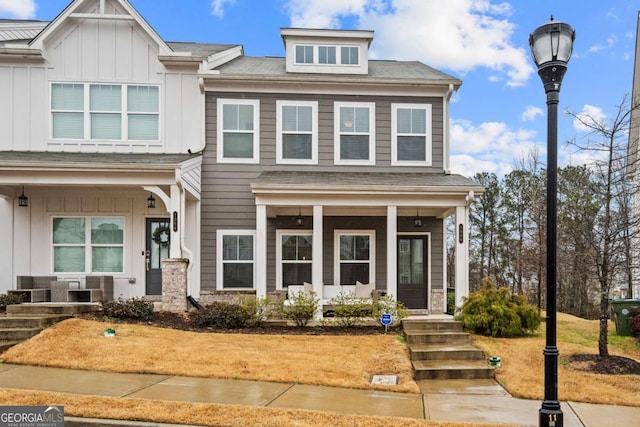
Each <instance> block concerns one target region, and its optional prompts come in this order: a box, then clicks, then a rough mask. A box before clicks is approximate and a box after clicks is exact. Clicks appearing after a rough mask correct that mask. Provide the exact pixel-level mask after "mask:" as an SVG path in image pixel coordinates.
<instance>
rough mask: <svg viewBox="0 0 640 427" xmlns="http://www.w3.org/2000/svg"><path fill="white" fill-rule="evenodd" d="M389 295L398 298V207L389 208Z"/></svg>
mask: <svg viewBox="0 0 640 427" xmlns="http://www.w3.org/2000/svg"><path fill="white" fill-rule="evenodd" d="M387 294H390V295H393V297H394V298H396V299H397V298H398V207H397V206H387Z"/></svg>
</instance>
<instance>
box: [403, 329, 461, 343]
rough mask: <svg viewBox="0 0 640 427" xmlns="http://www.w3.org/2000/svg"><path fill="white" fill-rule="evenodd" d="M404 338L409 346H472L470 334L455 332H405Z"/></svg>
mask: <svg viewBox="0 0 640 427" xmlns="http://www.w3.org/2000/svg"><path fill="white" fill-rule="evenodd" d="M404 338H405V340H406V341H407V343H408V344H409V346H411V345H413V344H444V345H455V344H470V343H471V338H470V337H469V334H466V333H464V332H454V331H406V330H405V331H404Z"/></svg>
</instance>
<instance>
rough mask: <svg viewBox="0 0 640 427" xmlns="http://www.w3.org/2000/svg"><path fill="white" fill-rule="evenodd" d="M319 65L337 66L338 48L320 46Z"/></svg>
mask: <svg viewBox="0 0 640 427" xmlns="http://www.w3.org/2000/svg"><path fill="white" fill-rule="evenodd" d="M318 63H320V64H335V63H336V47H335V46H318Z"/></svg>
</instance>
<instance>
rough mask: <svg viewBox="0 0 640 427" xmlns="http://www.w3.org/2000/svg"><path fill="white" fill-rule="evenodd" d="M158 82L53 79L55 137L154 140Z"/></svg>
mask: <svg viewBox="0 0 640 427" xmlns="http://www.w3.org/2000/svg"><path fill="white" fill-rule="evenodd" d="M159 135H160V89H159V87H158V86H139V85H111V84H84V83H83V84H78V83H53V84H52V85H51V136H52V138H54V139H85V140H116V141H118V140H120V141H122V140H126V141H136V140H138V141H157V140H158V139H159V137H160V136H159Z"/></svg>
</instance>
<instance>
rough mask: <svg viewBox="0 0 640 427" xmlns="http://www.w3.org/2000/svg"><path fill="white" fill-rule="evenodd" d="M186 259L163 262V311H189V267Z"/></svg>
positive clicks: (170, 259) (171, 259)
mask: <svg viewBox="0 0 640 427" xmlns="http://www.w3.org/2000/svg"><path fill="white" fill-rule="evenodd" d="M188 266H189V260H188V259H185V258H164V259H163V260H162V309H163V310H165V311H172V312H183V311H186V310H187V308H188V307H187V267H188Z"/></svg>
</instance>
